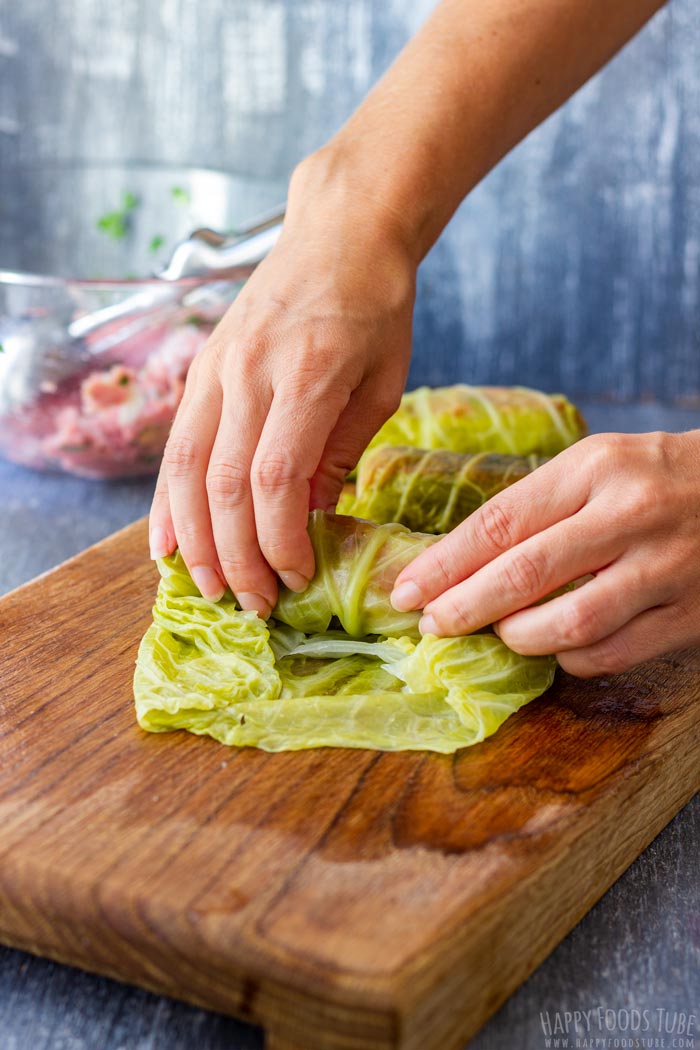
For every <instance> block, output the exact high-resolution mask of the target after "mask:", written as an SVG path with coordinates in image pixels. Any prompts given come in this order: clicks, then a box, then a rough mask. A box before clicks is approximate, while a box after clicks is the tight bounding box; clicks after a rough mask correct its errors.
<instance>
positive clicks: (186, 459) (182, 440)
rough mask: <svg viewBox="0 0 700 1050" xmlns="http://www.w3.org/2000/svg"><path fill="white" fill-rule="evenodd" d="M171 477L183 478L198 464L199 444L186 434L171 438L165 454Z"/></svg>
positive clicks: (164, 457)
mask: <svg viewBox="0 0 700 1050" xmlns="http://www.w3.org/2000/svg"><path fill="white" fill-rule="evenodd" d="M163 459H164V460H165V465H166V468H167V471H168V475H169V477H173V478H179V477H183V476H185V475H187V474H189V473H191V471H192V470H193V469H194V467H195V465H196V463H197V443H196V442H195V441H194V440H193V438H191V437H189V436H188V435H186V434H175V435H172V436H171V437H170V439H169V440H168V443H167V444H166V446H165V452H164V454H163Z"/></svg>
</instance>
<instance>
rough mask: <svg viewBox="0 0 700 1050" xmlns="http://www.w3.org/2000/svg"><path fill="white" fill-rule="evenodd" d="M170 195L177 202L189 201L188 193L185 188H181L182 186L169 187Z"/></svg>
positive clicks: (184, 202)
mask: <svg viewBox="0 0 700 1050" xmlns="http://www.w3.org/2000/svg"><path fill="white" fill-rule="evenodd" d="M170 196H171V197H172V198H173V200H174V201H176V202H177V203H178V204H189V203H190V195H189V193H188V191H187V190H184V189H183V188H182V186H171V187H170Z"/></svg>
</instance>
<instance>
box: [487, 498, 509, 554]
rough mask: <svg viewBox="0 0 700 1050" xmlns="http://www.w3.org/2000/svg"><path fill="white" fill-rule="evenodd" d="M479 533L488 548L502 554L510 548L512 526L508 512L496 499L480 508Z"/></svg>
mask: <svg viewBox="0 0 700 1050" xmlns="http://www.w3.org/2000/svg"><path fill="white" fill-rule="evenodd" d="M480 524H481V531H482V532H483V533H484V534H485V536H486V539H487V541H488V543H489V546H491V547H492V548H494V549H495V550H497V551H499V552H502V551H506V550H508V549H509V548H510V547H511V546H512V540H513V526H512V523H511V520H510V515H509V514H508V511H507V510H506V509H505V507H504V506H503V503H502V502H501V501H500V500H498V499H490V500H488V501H487V502H486V503H484V505H483V507H482V508H481V523H480Z"/></svg>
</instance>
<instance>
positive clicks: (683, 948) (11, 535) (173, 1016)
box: [0, 404, 700, 1050]
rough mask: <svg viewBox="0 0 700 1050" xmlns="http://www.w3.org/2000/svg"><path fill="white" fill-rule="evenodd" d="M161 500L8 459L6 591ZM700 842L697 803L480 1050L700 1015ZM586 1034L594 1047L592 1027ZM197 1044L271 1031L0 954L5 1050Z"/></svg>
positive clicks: (2, 539) (660, 414)
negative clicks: (641, 1015)
mask: <svg viewBox="0 0 700 1050" xmlns="http://www.w3.org/2000/svg"><path fill="white" fill-rule="evenodd" d="M584 410H585V412H586V415H587V416H588V419H589V421H590V423H591V427H592V429H594V430H626V431H645V430H657V429H664V430H686V429H690V428H694V427H697V426H698V425H699V424H700V413H696V412H689V411H681V410H678V409H675V410H674V409H665V408H663V407H660V406H657V405H626V406H610V405H608V406H605V405H602V404H591V405H584ZM151 490H152V483H151V482H150V481H138V482H119V483H110V484H102V483H96V482H83V481H78V480H76V479H71V478H62V477H58V476H50V475H39V474H35V473H33V472H31V471H27V470H23V469H21V468H19V467H12V466H10V465H9V464H5V463H1V462H0V592H2V591H7V590H9V589H10V588H12V587H15V586H17V585H19V584H20V583H22V582H24V581H25V580H28V579H30V578H31V577H33V576H34V575H36V574H37V573H39V572H43V571H44V570H46V569H49V568H51V567H52V566H53V565H55V564H57V563H58V562H60V561H61V560H63V559H64V558H67V557H69V556H70V555H72V554H74V553H76V552H77V551H79V550H81V549H83V548H84V547H86V546H88V545H89V544H91V543H94V542H96V541H97V540H98V539H100V538H102V537H103V536H105V535H107V534H108V533H110V532H112V531H113V530H115V529H117V528H119V527H121V526H122V525H125V524H127V523H128V522H130V521H133V520H134V519H135V518H137V517H138V516H140V515H141V514H144V513H146V511H147V509H148V504H149V499H150V494H151ZM699 842H700V800H699V799H698V798H696V799H695V800H694V801H693V802H691V804H690V805H688V806H687V807H686V808H685V809H684V810H683V812H682V813H680V814H679V816H678V817H677V818H676V819H675V820H674V821H673V822H672V823H671V824H670V825H669V826H668V827H667V828H666V829H665V831H663V832H662V834H661V835H659V837H658V838H657V839H656V840H655V841H654V842H653V843H652V845H651V846H650V847H649V848H648V849H647V850H646V851H645V852H644V853H643V854H642V856H641V857H640V858H639V859H638V860H637V861H636V862H635V864H633V865H632V867H631V868H629V870H628V871H627V872H626V874H625V875H624V876H623V877H622V878H621V879H620V880H619V881H618V882H617V883H616V884H615V885H614V886H613V887H612V889H611V890H610V891H609V892H608V893H607V894H606V895H605V896H604V897H603V899H602V900H601V901H600V902H599V904H597V905H596V907H595V908H593V910H592V911H591V912H590V913H589V914H588V915H587V916H586V917H585V919H584V920H583V921H582V922H581V923H580V924H579V925H578V926H577V927H576V928H575V929H574V930H573V931H572V932H571V934H570V935H569V936H568V937H567V938H566V940H565V941H563V943H562V944H561V945H560V946H559V947H558V948H557V949H556V951H555V952H554V953H553V954H552V955H551V956H550V957H549V959H547V960H546V962H545V963H544V964H543V965H542V966H541V967H540V968H539V970H537V972H536V973H535V974H534V975H533V976H532V977H531V978H530V980H529V981H528V982H527V983H526V984H525V985H523V987H522V988H521V989H520V990H519V991H518V992H517V993H516V994H515V995H514V996H512V997H511V999H510V1000H509V1001H508V1002H507V1003H506V1005H505V1006H504V1007H503V1009H502V1010H501V1011H500V1012H499V1013H498V1014H497V1015H496V1016H495V1017H494V1018H493V1019H492V1020H491V1021H490V1022H489V1024H488V1025H487V1026H486V1027H485V1028H484V1029H483V1030H482V1032H481V1033H480V1034H479V1035H478V1036H477V1038H476V1039H475V1040H474V1041H473V1042H472V1043H471V1047H472V1048H473V1050H546V1047H547V1044H546V1041H545V1037H546V1031H545V1029H546V1027H547V1025H548V1024H550V1025H551V1026H552V1028H554V1025H555V1019H556V1016H557V1014H558V1015H559V1017H560V1018H561V1020H562V1023H565V1022H566V1017H565V1014H566V1013H567V1012H568V1013H569V1014H573V1012H574V1011H577V1010H578V1011H594V1013H593V1014H592V1015H591V1016H590V1023H591V1024H593V1028H592V1029H591V1031H590V1033H588V1035H589V1037H591V1036H592V1037H594V1038H599V1039H609V1040H611V1042H609V1043H605V1044H604V1043H598V1044H595V1043H594V1044H592V1045H594V1046H595V1045H597V1046H598V1047H602V1046H605V1047H606V1050H607V1048H608V1047H610V1048H611V1050H612V1048H613V1046H614V1045H615V1044H614V1042H613V1041H614V1039H615V1038H618V1039H619V1038H623V1037H625V1035H626V1036H627V1037H628V1038H629V1035H630V1033H629V1032H628V1033H625V1032H624V1028H623V1026H624V1024H625V1019H626V1014H625V1011H631V1010H633V1009H636V1010H639V1011H640V1012H643V1011H644V1010H646V1011H648V1012H649V1013H648V1015H647V1016H648V1019H649V1023H650V1026H651V1027H650V1031H647V1032H646V1033H643V1032H642V1033H632V1034H636V1035H637V1036H638V1037H640V1038H641V1037H642V1036H644V1035H645V1036H646V1037H649V1036H650V1035H651V1036H656V1035H657V1033H658V1031H659V1029H658V1024H659V1020H660V1015H659V1014H658V1013H657V1011H658V1010H667V1011H670V1015H669V1024H670V1023H671V1020H672V1016H673V1012H674V1011H675V1012H677V1013H678V1014H684V1015H686V1016H687V1015H689V1014H695V1016H696V1017H698V1015H699V1014H700V877H699V871H700V863H699V853H700V851H699V847H698V843H699ZM599 1008H601V1009H602V1010H603V1011H605V1010H608V1011H610V1010H611V1011H613V1012H614V1014H607V1015H606V1014H605V1013H603V1014H602V1015H601V1016H602V1017H603V1019H604V1020H603V1029H602V1031H599V1030H598V1029H597V1027H596V1026H597V1017H598V1016H599V1015H598V1014H597V1011H598V1009H599ZM606 1018H607V1021H609V1022H611V1023H612V1027H611V1028H608V1027H606V1020H605V1019H606ZM661 1020H666V1015H662V1016H661ZM582 1023H584V1022H582ZM677 1023H678V1022H677ZM699 1023H700V1017H698V1019H697V1020H696V1021H695V1036H694V1040H693V1042H691V1043H689V1044H688V1045H689V1047H690V1048H693V1047H698V1048H700V1034H699V1033H698V1024H699ZM578 1034H579V1037H580V1038H584V1037H586V1035H587V1033H586V1030H585V1023H584V1027H583V1028H579V1032H578ZM658 1037H659V1038H664V1039H665V1040H666V1042H665V1044H661V1043H659V1044H657V1045H658V1046H661V1045H664V1046H666V1047H671V1046H672V1045H674V1044H673V1043H672V1042H671V1040H672V1039H673V1038H675V1037H676V1036H674V1035H672V1034H666V1035H664V1034H663V1032H662V1034H661V1035H660V1036H658ZM684 1038H685V1037H684ZM691 1038H692V1037H691ZM562 1045H563V1044H562ZM569 1045H570V1046H574V1045H575V1041H572V1042H571V1043H570V1044H569ZM579 1045H580V1046H583V1045H585V1044H584V1043H580V1044H579ZM589 1045H590V1044H589ZM617 1045H618V1046H619V1045H620V1044H619V1043H618V1044H617ZM675 1045H683V1046H685V1045H686V1044H685V1043H683V1044H680V1043H676V1044H675ZM195 1046H196V1047H197V1048H198V1050H224V1048H226V1050H253V1048H259V1047H262V1034H261V1032H260V1031H259V1030H258V1029H255V1028H252V1027H250V1026H248V1025H244V1024H240V1023H238V1022H236V1021H233V1020H231V1019H229V1018H225V1017H221V1016H219V1015H216V1014H212V1013H207V1012H206V1011H203V1010H198V1009H194V1008H193V1007H190V1006H186V1005H184V1004H182V1003H177V1002H174V1001H172V1000H169V999H165V998H162V997H158V996H155V995H151V994H149V993H147V992H144V991H141V990H140V989H135V988H130V987H127V986H124V985H120V984H117V983H116V982H114V981H109V980H106V979H104V978H101V977H95V976H93V975H89V974H85V973H82V972H80V971H78V970H73V969H69V968H68V967H64V966H59V965H56V964H54V963H51V962H47V961H45V960H42V959H36V958H33V957H32V956H29V955H25V954H23V953H21V952H16V951H11V950H9V949H2V948H0V1050H190V1048H192V1047H195Z"/></svg>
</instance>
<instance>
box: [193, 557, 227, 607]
mask: <svg viewBox="0 0 700 1050" xmlns="http://www.w3.org/2000/svg"><path fill="white" fill-rule="evenodd" d="M190 576H191V577H192V579H193V580H194V582H195V583H196V584H197V586H198V587H199V590H200V592H201V595H202V597H203V598H208V599H209V601H210V602H218V600H219V598H222V597H223V594H224V591H225V590H226V588H225V587H224V585H223V583H222V582H221V580H220V578H219V575H218V573H216V572H214V570H213V569H210V568H209V566H208V565H197V566H195V568H194V569H190Z"/></svg>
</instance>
